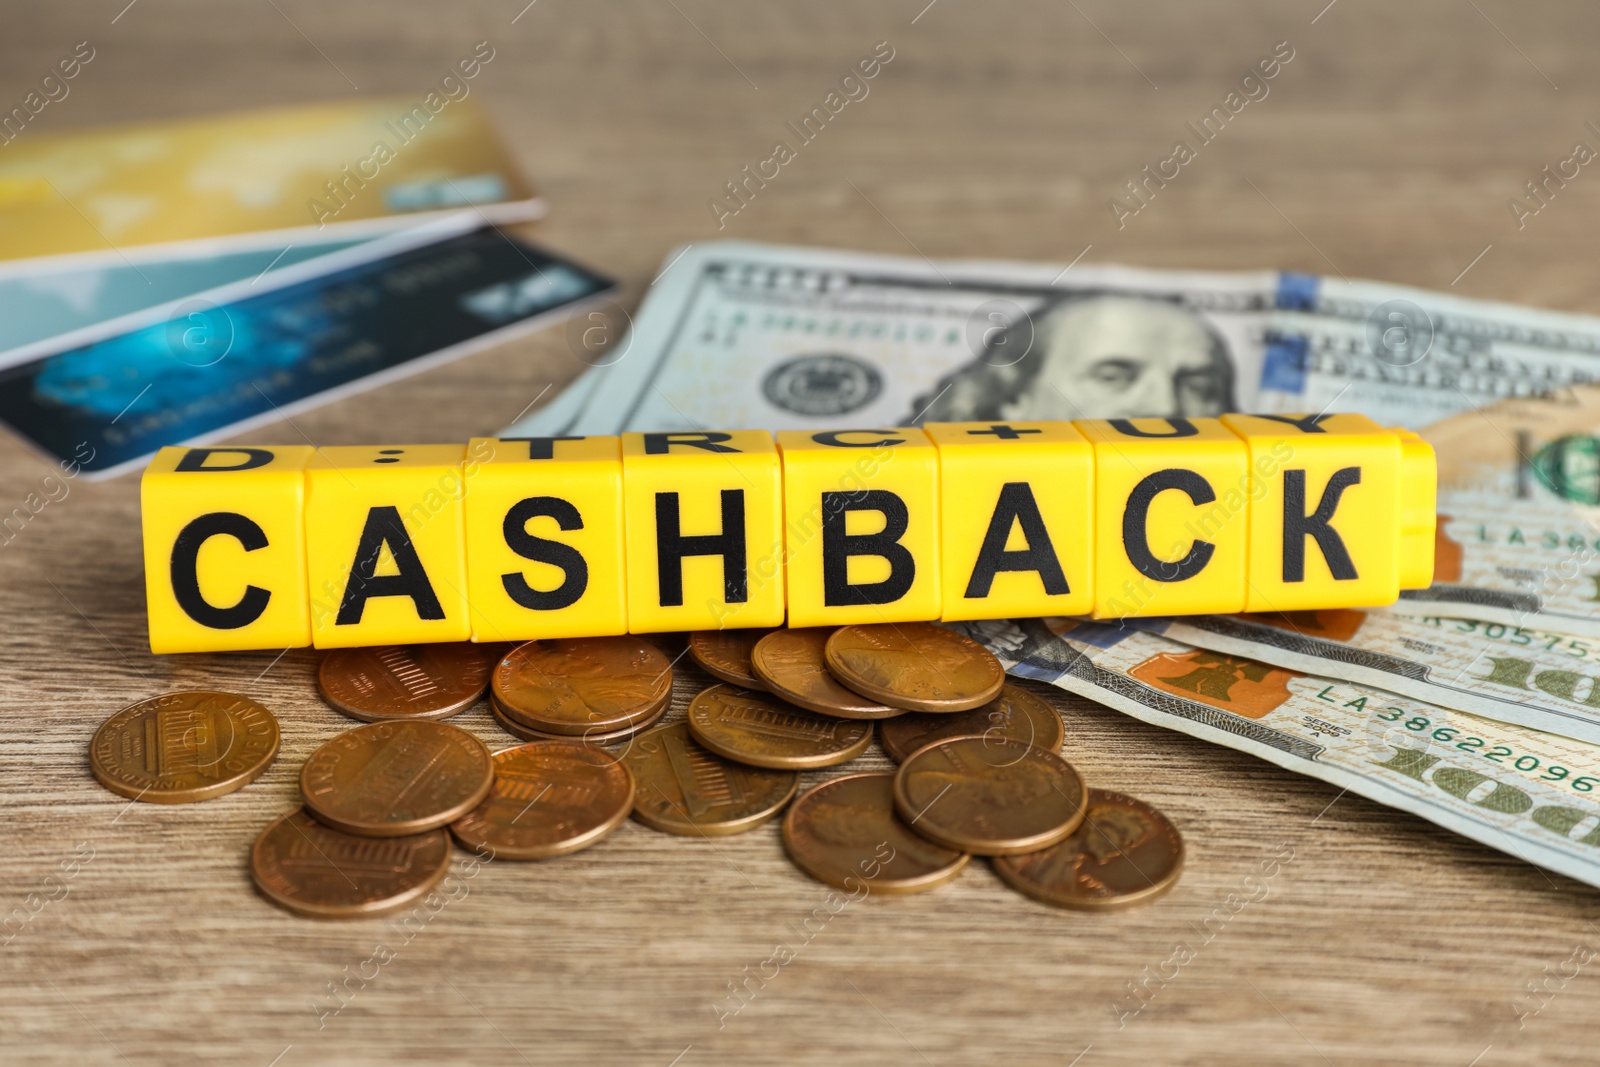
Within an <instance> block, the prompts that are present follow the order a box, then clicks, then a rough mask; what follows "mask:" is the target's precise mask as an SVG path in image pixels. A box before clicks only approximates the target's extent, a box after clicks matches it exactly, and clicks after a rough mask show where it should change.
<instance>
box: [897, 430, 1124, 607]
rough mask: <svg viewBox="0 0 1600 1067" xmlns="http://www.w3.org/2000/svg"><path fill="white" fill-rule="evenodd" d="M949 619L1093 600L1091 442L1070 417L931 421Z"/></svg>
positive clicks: (1085, 604) (1091, 602) (1084, 603)
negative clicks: (1066, 419) (1058, 419)
mask: <svg viewBox="0 0 1600 1067" xmlns="http://www.w3.org/2000/svg"><path fill="white" fill-rule="evenodd" d="M923 430H924V431H926V432H927V434H928V437H929V438H930V439H931V440H932V441H933V443H934V445H935V446H936V447H937V448H938V450H939V533H940V544H939V552H940V555H941V557H942V560H943V564H942V574H941V576H940V581H941V585H942V587H943V590H944V614H943V618H944V619H945V621H947V622H948V621H955V620H958V619H995V618H1034V617H1037V616H1041V615H1087V614H1088V613H1089V612H1090V611H1091V610H1092V609H1093V608H1094V569H1093V567H1094V448H1093V446H1092V445H1090V444H1089V441H1088V439H1087V438H1085V437H1084V436H1083V434H1081V433H1079V432H1078V431H1077V430H1075V429H1074V428H1073V426H1072V424H1071V423H1069V422H1013V423H986V422H943V423H937V422H930V423H928V424H926V425H925V426H923Z"/></svg>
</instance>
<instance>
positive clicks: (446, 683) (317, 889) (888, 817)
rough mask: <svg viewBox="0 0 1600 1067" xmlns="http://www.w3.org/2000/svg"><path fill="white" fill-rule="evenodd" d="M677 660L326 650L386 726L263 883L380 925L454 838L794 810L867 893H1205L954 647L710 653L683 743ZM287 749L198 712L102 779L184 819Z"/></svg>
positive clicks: (808, 861) (338, 777)
mask: <svg viewBox="0 0 1600 1067" xmlns="http://www.w3.org/2000/svg"><path fill="white" fill-rule="evenodd" d="M674 649H675V645H674V642H673V640H672V638H671V637H669V636H666V635H652V636H651V637H650V638H648V639H647V638H644V637H636V636H623V637H601V638H581V639H569V640H546V641H529V642H526V643H524V644H521V645H518V646H515V647H505V646H482V645H471V644H460V645H417V646H391V647H384V648H361V649H342V650H336V651H332V652H329V653H327V654H326V655H325V656H324V657H323V660H322V663H321V666H320V669H319V672H318V679H317V683H318V689H319V691H320V692H321V694H322V696H323V698H324V700H326V701H327V702H328V704H330V705H331V706H332V707H334V708H335V709H337V710H338V711H340V712H342V713H343V714H345V715H348V716H350V717H351V718H354V719H358V720H361V721H362V722H363V723H365V725H362V726H358V727H356V728H354V729H351V730H348V731H346V732H345V733H342V734H340V735H338V736H336V737H334V738H332V739H331V740H329V741H328V742H326V743H325V744H323V745H322V746H321V747H320V748H318V749H317V750H316V751H315V752H313V753H312V754H311V756H310V758H308V759H307V760H306V762H305V765H304V766H303V768H302V770H301V775H300V791H301V797H302V804H303V807H301V808H299V809H297V810H295V811H293V812H290V813H289V814H286V815H284V816H282V817H280V818H278V819H277V820H275V821H274V822H272V823H271V824H270V825H269V826H267V827H266V829H264V830H263V831H262V832H261V834H260V836H259V837H258V838H257V839H256V842H255V844H254V846H253V848H252V850H251V870H252V873H253V876H254V878H255V882H256V884H257V886H258V887H259V888H260V890H261V892H262V893H263V894H264V895H265V896H267V897H268V898H269V899H271V900H272V901H274V902H275V903H277V904H279V905H281V906H283V907H285V908H288V909H289V910H291V911H295V912H297V913H300V914H304V915H311V916H316V917H345V916H362V915H379V914H384V913H387V912H390V911H396V910H400V909H403V908H405V907H407V906H409V905H411V904H412V903H413V902H414V901H416V900H417V899H419V898H420V897H422V896H424V895H426V894H427V893H428V892H429V891H430V890H431V889H432V888H433V887H434V886H436V885H438V883H439V882H440V881H442V880H443V878H444V876H445V874H446V872H447V870H448V868H449V864H450V855H451V847H450V837H451V835H454V837H455V839H456V840H457V841H458V842H459V843H460V844H461V845H463V846H464V847H466V848H468V849H471V850H473V851H475V852H477V853H478V854H479V855H482V856H485V857H491V858H495V859H513V860H533V859H548V858H551V857H555V856H562V855H566V854H568V853H571V852H576V851H578V850H580V849H583V848H587V847H589V846H591V845H593V844H595V843H597V842H598V841H600V840H602V839H603V838H605V837H606V835H608V834H609V833H610V832H611V831H612V830H614V829H615V828H616V827H617V826H618V825H620V824H621V823H622V822H623V821H624V820H625V819H626V818H627V817H628V816H629V815H630V814H632V816H633V818H634V819H635V820H637V821H638V822H640V823H643V824H644V825H646V826H649V827H652V828H654V829H656V830H660V831H663V832H666V833H672V834H681V835H693V836H717V835H725V834H735V833H741V832H743V831H746V830H750V829H753V828H755V827H758V826H761V825H763V824H765V823H767V822H769V821H770V820H772V819H774V818H776V817H777V816H779V815H780V814H781V813H783V812H784V810H785V808H787V809H788V811H787V815H785V817H784V818H783V822H782V838H783V842H784V846H785V849H786V850H787V852H788V855H789V856H790V858H791V859H792V860H793V861H794V863H795V864H796V866H798V867H799V868H800V869H801V870H803V871H805V872H806V873H807V874H809V875H811V876H812V877H814V878H817V879H818V880H820V881H822V882H825V883H827V884H829V885H833V886H837V887H840V888H843V889H846V890H849V891H851V892H856V891H860V890H863V889H864V890H865V891H866V892H877V893H886V894H896V893H912V892H917V891H920V890H924V889H930V888H933V887H935V886H938V885H941V884H943V883H945V882H947V881H949V880H951V879H952V878H954V877H956V876H957V875H958V874H960V873H961V871H962V870H963V869H964V868H965V867H966V866H967V864H968V863H969V861H970V859H971V857H972V856H974V855H979V856H988V857H991V859H992V862H993V865H994V869H995V871H996V872H997V874H998V875H999V876H1000V878H1001V879H1002V880H1003V881H1005V882H1006V883H1007V884H1008V885H1010V886H1012V887H1014V888H1015V889H1017V890H1018V891H1020V892H1022V893H1025V894H1027V895H1028V896H1030V897H1033V898H1034V899H1036V900H1040V901H1043V902H1045V903H1049V904H1054V905H1058V906H1063V907H1072V908H1081V909H1091V910H1093V909H1102V910H1103V909H1108V908H1116V907H1122V906H1126V905H1129V904H1134V903H1138V902H1141V901H1145V900H1150V899H1153V898H1155V897H1157V896H1159V895H1161V894H1162V893H1164V892H1166V891H1167V890H1168V889H1170V888H1171V887H1172V885H1173V884H1175V882H1176V881H1177V878H1178V876H1179V873H1180V872H1181V870H1182V865H1183V842H1182V839H1181V837H1180V836H1179V834H1178V832H1177V830H1176V829H1175V828H1174V827H1173V826H1172V824H1171V823H1170V822H1169V821H1168V820H1167V819H1166V818H1165V817H1164V816H1163V815H1161V813H1160V812H1158V811H1156V810H1155V809H1154V808H1152V807H1150V806H1149V805H1147V804H1144V803H1143V802H1141V801H1138V800H1135V799H1133V798H1131V797H1126V796H1123V795H1121V794H1118V793H1112V792H1108V791H1104V790H1098V789H1090V788H1088V786H1087V785H1086V783H1085V782H1084V781H1083V779H1082V778H1081V777H1080V776H1079V775H1078V773H1077V772H1076V770H1074V768H1073V767H1072V765H1071V764H1069V763H1067V762H1066V760H1064V759H1062V757H1061V756H1060V754H1059V753H1060V749H1061V747H1062V744H1063V742H1064V741H1065V729H1064V727H1063V724H1062V720H1061V717H1060V716H1059V715H1058V714H1057V713H1056V711H1055V710H1054V709H1053V708H1052V707H1051V706H1050V705H1049V704H1048V703H1047V702H1045V701H1044V700H1042V699H1041V698H1039V697H1037V696H1035V695H1034V694H1032V693H1030V692H1028V691H1027V690H1025V689H1022V688H1020V687H1018V686H1015V685H1011V684H1008V683H1007V682H1006V678H1005V673H1004V671H1003V670H1002V669H1001V666H1000V663H999V662H998V661H997V660H996V659H995V658H994V657H993V656H992V655H991V654H990V653H989V652H988V651H987V650H986V649H984V648H983V647H982V646H981V645H978V644H977V643H976V642H973V641H971V640H970V639H968V638H966V637H965V636H963V635H961V634H959V633H956V632H955V631H953V630H948V629H945V628H943V627H940V626H935V625H932V624H926V623H902V624H883V625H873V626H845V627H839V628H818V629H777V630H771V631H746V630H729V631H708V632H702V633H694V634H690V635H688V637H687V647H686V649H685V651H687V653H688V654H689V655H691V656H692V657H693V659H694V661H695V662H696V663H698V664H699V665H700V666H701V667H702V668H703V669H704V670H705V671H706V672H707V673H708V674H710V675H712V676H713V677H714V678H717V679H719V682H718V684H716V685H713V686H711V687H709V688H707V689H704V690H702V691H701V692H700V693H698V694H697V695H695V696H694V697H693V698H692V699H691V700H690V701H689V703H688V706H687V708H686V709H685V711H686V714H685V715H684V717H683V718H681V719H678V720H677V721H672V722H668V723H666V724H661V722H662V720H663V719H664V718H665V717H666V716H667V715H668V713H669V711H670V710H671V705H672V691H673V690H672V680H673V663H674V662H675V657H674ZM682 654H683V653H682V652H677V653H676V656H681V655H682ZM486 691H487V693H488V696H489V705H490V711H491V713H492V714H493V717H494V720H495V722H496V723H497V724H498V725H499V726H500V727H501V728H502V729H503V730H504V731H505V732H506V733H508V734H510V735H512V736H513V737H516V738H519V739H521V740H522V741H523V742H524V743H522V744H519V745H516V746H514V747H510V748H506V749H504V750H502V751H499V752H495V753H492V754H491V753H490V751H489V749H488V748H487V746H485V745H484V744H483V743H482V742H481V741H479V740H478V739H477V738H476V737H475V736H474V735H473V734H471V733H469V732H467V731H466V730H463V729H460V728H459V727H456V726H454V725H452V724H450V723H447V722H442V721H439V720H442V719H445V718H448V717H450V716H452V715H456V714H459V713H461V712H463V711H466V710H468V709H469V708H472V707H474V706H475V705H476V704H477V703H478V701H479V700H480V699H482V698H483V696H484V694H485V692H486ZM874 736H876V737H877V739H878V742H879V745H880V746H881V748H882V749H883V751H884V752H885V753H886V754H887V755H888V756H889V758H890V759H891V760H893V761H894V762H895V763H897V764H899V769H898V771H896V772H894V773H847V774H845V775H843V776H841V777H833V778H830V779H829V780H827V781H824V782H822V783H821V784H819V785H816V786H814V787H812V788H811V789H810V790H808V791H807V792H806V793H805V794H804V795H800V796H799V797H798V799H796V796H797V794H799V791H800V775H801V773H802V772H807V771H815V770H819V769H823V768H829V767H836V766H840V765H842V764H845V763H848V762H849V761H851V760H854V759H855V758H857V757H858V756H860V755H862V754H863V753H865V752H866V751H867V750H868V749H869V748H870V747H871V745H872V740H873V738H874ZM277 748H278V726H277V722H276V720H275V719H274V718H273V716H272V714H271V713H270V712H269V711H267V710H266V709H265V708H263V707H261V706H260V705H259V704H256V703H255V702H253V701H250V700H248V699H246V698H244V697H238V696H232V695H230V694H225V693H208V692H195V693H174V694H169V695H167V696H163V697H158V698H154V699H152V700H146V701H142V702H140V703H138V704H135V705H133V706H132V707H129V708H125V709H123V710H122V711H119V712H118V713H116V714H115V715H113V716H112V717H111V718H110V719H108V720H107V721H106V722H105V723H104V724H103V725H102V726H101V727H100V729H99V731H97V733H96V734H95V738H94V741H93V742H92V744H91V764H92V766H93V769H94V773H95V776H96V777H97V778H98V779H99V780H100V781H101V782H102V783H104V784H105V785H106V786H107V787H108V788H110V789H112V790H114V791H115V792H118V793H120V794H122V795H124V796H128V797H130V798H133V799H137V800H143V801H154V802H164V803H183V802H188V801H196V800H203V799H208V798H210V797H215V796H221V795H223V794H225V793H228V792H232V791H233V790H235V789H239V788H241V787H243V786H244V785H246V784H248V783H249V782H250V781H253V780H254V779H255V778H256V777H258V776H259V775H260V774H261V773H262V772H263V771H265V770H266V768H267V767H268V766H269V765H270V764H271V762H272V760H273V758H274V756H275V755H276V753H277Z"/></svg>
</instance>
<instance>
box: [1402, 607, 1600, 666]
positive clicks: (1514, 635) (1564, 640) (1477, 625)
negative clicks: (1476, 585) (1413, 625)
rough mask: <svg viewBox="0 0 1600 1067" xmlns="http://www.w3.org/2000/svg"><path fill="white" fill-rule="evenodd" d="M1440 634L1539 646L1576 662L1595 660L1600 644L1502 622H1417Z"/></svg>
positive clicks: (1434, 618) (1431, 617)
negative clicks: (1446, 631) (1453, 633)
mask: <svg viewBox="0 0 1600 1067" xmlns="http://www.w3.org/2000/svg"><path fill="white" fill-rule="evenodd" d="M1417 621H1418V622H1421V623H1423V624H1424V625H1428V626H1435V627H1438V628H1439V629H1441V630H1452V631H1454V632H1456V633H1459V634H1478V635H1480V636H1482V637H1483V638H1485V639H1486V640H1489V641H1503V642H1505V643H1506V644H1509V645H1519V646H1522V647H1524V648H1532V647H1533V646H1535V645H1537V646H1539V647H1540V648H1542V649H1544V650H1545V651H1547V652H1558V653H1562V654H1564V655H1568V656H1571V657H1572V658H1574V659H1595V658H1596V657H1597V653H1600V649H1597V647H1596V646H1597V645H1600V642H1593V641H1583V640H1579V639H1578V638H1576V637H1568V636H1567V635H1566V634H1553V633H1549V632H1548V631H1545V630H1529V629H1525V628H1523V627H1521V626H1512V625H1511V624H1509V623H1501V622H1479V621H1478V620H1476V619H1446V618H1442V617H1440V616H1434V615H1429V616H1425V617H1423V618H1420V619H1418V620H1417Z"/></svg>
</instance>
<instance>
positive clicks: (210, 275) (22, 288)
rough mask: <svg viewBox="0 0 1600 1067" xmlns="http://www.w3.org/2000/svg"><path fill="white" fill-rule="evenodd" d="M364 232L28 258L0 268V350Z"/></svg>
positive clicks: (356, 240) (352, 240)
mask: <svg viewBox="0 0 1600 1067" xmlns="http://www.w3.org/2000/svg"><path fill="white" fill-rule="evenodd" d="M365 240H370V238H366V237H349V236H346V237H337V238H335V237H329V236H324V235H317V236H316V237H314V238H307V239H302V240H301V241H299V242H297V243H294V244H285V245H282V246H279V247H277V248H272V247H264V248H243V249H236V250H233V251H228V250H224V249H211V250H208V249H205V248H196V247H193V246H187V245H186V246H179V249H178V250H176V251H174V250H172V249H171V248H169V247H166V246H163V247H161V248H160V249H159V250H150V251H148V252H147V254H145V255H142V256H136V257H130V258H129V259H128V260H126V261H124V260H121V259H112V260H111V261H109V262H106V261H98V262H92V263H91V262H85V261H84V260H82V259H81V258H79V257H76V256H67V257H56V258H52V259H43V260H26V261H22V262H25V263H26V264H27V265H28V266H29V268H30V269H29V270H28V271H26V272H24V271H16V270H9V271H8V270H0V308H5V309H6V314H4V315H0V352H6V351H9V350H10V349H13V348H17V347H19V346H21V345H25V344H30V343H32V342H34V341H42V340H45V339H46V338H49V337H56V336H59V335H60V334H64V333H68V332H70V331H72V330H77V329H81V328H83V327H85V326H92V325H94V324H95V323H100V322H106V321H107V320H109V319H115V318H120V317H121V316H123V315H127V314H130V313H131V312H135V311H141V310H143V309H145V308H150V307H155V306H156V305H158V304H162V303H165V302H167V301H169V300H176V299H177V298H179V297H183V296H188V295H190V294H191V293H200V292H204V291H206V290H207V289H215V288H216V287H218V286H219V285H227V284H228V283H230V282H236V281H249V280H252V279H258V278H260V279H264V278H265V276H266V275H267V273H268V272H270V271H275V270H282V269H284V268H286V267H292V266H294V265H295V264H297V263H303V262H305V261H306V260H308V259H314V258H315V257H317V256H325V255H327V254H328V253H330V252H337V251H339V250H341V249H344V248H350V247H352V246H354V245H357V244H360V243H361V242H362V241H365Z"/></svg>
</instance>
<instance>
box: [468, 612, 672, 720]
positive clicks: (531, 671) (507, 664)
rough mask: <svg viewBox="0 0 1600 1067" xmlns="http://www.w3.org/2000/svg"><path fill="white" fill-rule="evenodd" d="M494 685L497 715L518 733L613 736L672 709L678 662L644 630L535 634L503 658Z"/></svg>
mask: <svg viewBox="0 0 1600 1067" xmlns="http://www.w3.org/2000/svg"><path fill="white" fill-rule="evenodd" d="M490 689H491V694H490V695H491V698H492V700H491V707H492V709H493V711H494V716H495V719H496V720H497V721H498V722H499V723H500V726H501V727H502V728H503V729H504V730H505V731H506V732H507V733H509V734H512V735H513V736H515V737H520V738H522V739H524V740H530V741H531V740H551V739H560V738H577V739H579V740H583V741H587V742H589V743H591V744H601V745H604V744H613V743H615V742H618V741H626V740H627V739H629V738H631V737H632V736H633V735H634V734H637V733H639V732H640V731H643V730H647V729H649V728H650V727H651V726H653V725H655V724H656V723H657V722H659V721H660V720H661V718H662V716H664V715H666V713H667V706H668V705H669V704H670V703H671V701H672V664H671V663H670V662H669V661H668V660H667V657H666V656H665V655H664V654H663V653H662V651H661V650H660V649H659V648H657V647H656V646H655V645H653V644H651V643H650V642H648V641H645V640H644V639H643V638H639V637H626V636H624V637H588V638H573V639H565V640H559V641H529V642H527V643H526V644H523V645H519V646H517V647H516V648H514V649H512V650H511V651H510V652H508V653H507V654H506V655H505V656H504V657H502V658H501V660H500V662H499V663H498V664H497V665H496V666H495V668H494V674H493V678H492V681H491V685H490Z"/></svg>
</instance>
